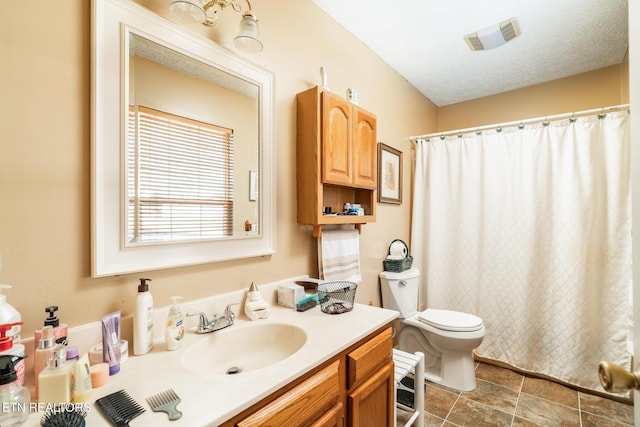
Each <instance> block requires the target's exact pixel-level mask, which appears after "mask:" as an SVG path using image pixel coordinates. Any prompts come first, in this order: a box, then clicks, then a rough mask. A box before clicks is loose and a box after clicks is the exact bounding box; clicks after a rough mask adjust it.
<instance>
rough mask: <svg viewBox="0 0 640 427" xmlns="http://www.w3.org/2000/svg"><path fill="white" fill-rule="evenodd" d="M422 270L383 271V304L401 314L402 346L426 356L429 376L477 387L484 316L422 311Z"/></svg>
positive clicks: (458, 386)
mask: <svg viewBox="0 0 640 427" xmlns="http://www.w3.org/2000/svg"><path fill="white" fill-rule="evenodd" d="M419 286H420V271H419V270H418V269H417V268H410V269H409V270H406V271H403V272H401V273H394V272H389V271H383V272H381V273H380V287H381V291H382V305H383V307H384V308H388V309H391V310H396V311H398V312H399V313H400V316H399V317H400V321H401V326H400V331H399V333H398V348H399V349H400V350H404V351H407V352H410V353H415V352H416V351H421V352H423V353H424V355H425V378H426V379H427V380H429V381H432V382H434V383H438V384H441V385H444V386H446V387H450V388H453V389H456V390H461V391H469V390H473V389H475V388H476V376H475V369H474V361H473V349H474V348H476V347H478V346H479V345H480V343H481V342H482V339H483V338H484V336H485V333H486V332H485V329H484V325H483V323H482V319H481V318H479V317H478V316H474V315H472V314H468V313H462V312H459V311H452V310H440V309H433V308H428V309H426V310H425V311H421V312H418V309H417V307H418V291H419Z"/></svg>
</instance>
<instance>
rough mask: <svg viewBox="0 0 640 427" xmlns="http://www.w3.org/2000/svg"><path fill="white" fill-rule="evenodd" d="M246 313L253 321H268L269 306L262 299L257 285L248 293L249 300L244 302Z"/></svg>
mask: <svg viewBox="0 0 640 427" xmlns="http://www.w3.org/2000/svg"><path fill="white" fill-rule="evenodd" d="M244 313H245V314H246V315H247V317H248V318H249V319H251V320H258V319H266V318H267V317H269V313H270V312H269V304H267V302H266V301H265V300H264V299H263V298H262V294H260V291H259V290H258V287H257V286H256V284H255V283H251V287H250V288H249V290H248V291H247V299H246V300H245V302H244Z"/></svg>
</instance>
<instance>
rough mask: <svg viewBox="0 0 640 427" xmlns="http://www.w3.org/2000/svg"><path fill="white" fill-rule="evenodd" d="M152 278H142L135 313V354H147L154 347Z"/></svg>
mask: <svg viewBox="0 0 640 427" xmlns="http://www.w3.org/2000/svg"><path fill="white" fill-rule="evenodd" d="M149 281H151V279H145V278H141V279H140V284H139V285H138V295H137V296H136V311H135V313H134V314H133V354H135V355H141V354H146V353H149V352H150V351H151V349H152V348H153V297H152V296H151V293H150V292H149V284H148V283H147V282H149Z"/></svg>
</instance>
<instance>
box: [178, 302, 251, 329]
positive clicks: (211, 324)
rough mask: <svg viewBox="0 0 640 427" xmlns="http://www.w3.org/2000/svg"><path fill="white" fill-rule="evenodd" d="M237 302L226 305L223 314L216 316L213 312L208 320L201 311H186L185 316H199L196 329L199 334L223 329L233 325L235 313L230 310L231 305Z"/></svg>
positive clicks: (237, 303)
mask: <svg viewBox="0 0 640 427" xmlns="http://www.w3.org/2000/svg"><path fill="white" fill-rule="evenodd" d="M239 304H240V301H236V302H232V303H231V304H229V305H227V306H226V307H225V309H224V315H222V316H218V315H217V314H214V315H213V319H212V320H211V321H209V318H208V317H207V315H206V314H205V313H203V312H199V313H187V316H200V321H199V322H198V329H196V332H197V333H199V334H208V333H209V332H215V331H219V330H220V329H224V328H226V327H227V326H231V325H233V321H234V320H235V318H236V315H235V314H234V312H233V311H232V310H231V307H232V306H234V305H239Z"/></svg>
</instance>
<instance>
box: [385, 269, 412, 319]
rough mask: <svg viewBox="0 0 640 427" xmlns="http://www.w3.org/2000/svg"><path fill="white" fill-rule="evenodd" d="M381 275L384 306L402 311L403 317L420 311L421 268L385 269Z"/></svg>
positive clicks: (401, 316)
mask: <svg viewBox="0 0 640 427" xmlns="http://www.w3.org/2000/svg"><path fill="white" fill-rule="evenodd" d="M379 276H380V290H381V291H382V292H381V293H382V306H383V307H384V308H388V309H390V310H396V311H398V312H400V318H401V319H406V318H407V317H411V316H413V315H414V314H416V312H417V311H418V289H419V286H420V270H418V269H417V268H415V267H414V268H410V269H408V270H405V271H403V272H401V273H394V272H391V271H383V272H381V273H380V275H379Z"/></svg>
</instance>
